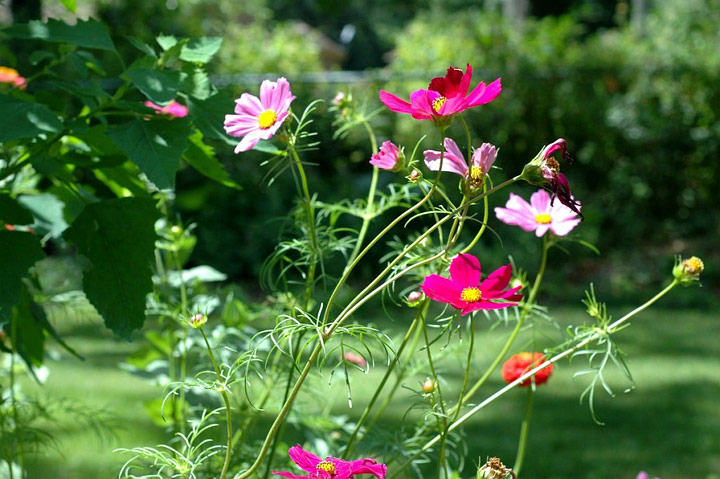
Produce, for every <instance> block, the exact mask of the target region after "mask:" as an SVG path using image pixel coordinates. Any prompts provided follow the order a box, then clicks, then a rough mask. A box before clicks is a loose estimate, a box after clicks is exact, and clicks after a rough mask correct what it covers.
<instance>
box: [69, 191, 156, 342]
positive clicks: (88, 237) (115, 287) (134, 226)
mask: <svg viewBox="0 0 720 479" xmlns="http://www.w3.org/2000/svg"><path fill="white" fill-rule="evenodd" d="M158 216H159V214H158V211H157V210H156V209H155V202H154V201H153V200H151V199H145V198H120V199H113V200H105V201H100V202H98V203H92V204H89V205H87V206H86V207H85V209H84V210H83V212H82V213H81V214H80V216H78V218H77V219H76V220H75V221H74V222H73V224H72V225H71V226H70V228H69V229H68V230H67V231H66V232H65V238H66V239H68V240H69V241H71V242H73V243H74V244H75V246H76V247H77V249H78V252H79V253H80V254H82V255H83V256H85V257H86V258H87V259H89V260H90V262H91V263H92V267H91V268H90V270H89V271H86V272H85V274H84V276H83V289H84V291H85V294H86V295H87V298H88V300H89V301H90V302H91V303H92V304H93V306H95V309H97V311H98V312H99V313H100V315H101V316H102V317H103V318H104V320H105V325H106V326H107V327H108V328H109V329H111V330H112V331H113V332H115V333H116V334H118V335H120V336H123V337H125V338H128V339H129V337H130V333H132V332H133V331H134V330H136V329H138V328H140V327H141V326H142V325H143V322H144V321H145V298H146V296H147V294H148V293H150V292H151V291H152V288H153V284H152V268H151V266H150V265H151V263H152V261H153V258H154V252H155V239H156V234H155V228H154V225H155V221H156V220H157V218H158Z"/></svg>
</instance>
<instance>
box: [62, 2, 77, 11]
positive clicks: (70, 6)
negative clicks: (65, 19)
mask: <svg viewBox="0 0 720 479" xmlns="http://www.w3.org/2000/svg"><path fill="white" fill-rule="evenodd" d="M60 3H62V4H63V5H64V6H65V8H67V9H68V10H70V11H71V12H73V13H75V12H76V11H77V4H76V3H75V0H60Z"/></svg>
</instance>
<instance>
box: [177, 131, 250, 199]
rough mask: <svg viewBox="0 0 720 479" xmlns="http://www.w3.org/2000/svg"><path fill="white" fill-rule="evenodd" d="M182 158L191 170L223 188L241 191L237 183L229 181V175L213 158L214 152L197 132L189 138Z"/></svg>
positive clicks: (218, 161)
mask: <svg viewBox="0 0 720 479" xmlns="http://www.w3.org/2000/svg"><path fill="white" fill-rule="evenodd" d="M183 158H184V159H185V161H187V162H188V163H189V164H190V165H191V166H192V167H193V168H195V169H196V170H197V171H199V172H200V173H202V174H203V175H205V176H207V177H208V178H210V179H213V180H215V181H217V182H218V183H221V184H223V185H225V186H229V187H231V188H237V189H241V187H240V186H239V185H238V184H237V183H235V182H234V181H233V180H232V179H230V175H228V173H227V171H225V168H223V165H222V163H220V160H218V159H217V157H216V156H215V151H214V150H213V149H212V147H211V146H209V145H206V144H205V143H203V141H202V133H200V132H199V131H198V132H196V133H195V134H193V136H191V137H190V142H189V143H188V148H187V150H186V151H185V155H184V156H183Z"/></svg>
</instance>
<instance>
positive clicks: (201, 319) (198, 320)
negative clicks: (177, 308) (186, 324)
mask: <svg viewBox="0 0 720 479" xmlns="http://www.w3.org/2000/svg"><path fill="white" fill-rule="evenodd" d="M207 321H208V317H207V314H203V313H197V314H193V315H192V316H190V326H192V327H193V328H201V327H203V325H204V324H205V323H207Z"/></svg>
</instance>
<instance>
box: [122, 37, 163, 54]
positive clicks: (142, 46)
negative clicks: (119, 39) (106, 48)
mask: <svg viewBox="0 0 720 479" xmlns="http://www.w3.org/2000/svg"><path fill="white" fill-rule="evenodd" d="M125 38H126V39H127V41H129V42H130V44H131V45H132V46H134V47H135V48H137V49H138V50H140V51H141V52H143V53H144V54H146V55H149V56H151V57H155V58H157V53H155V50H153V48H152V47H151V46H150V45H148V44H147V43H145V42H144V41H142V40H140V39H139V38H136V37H131V36H127V37H125Z"/></svg>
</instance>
